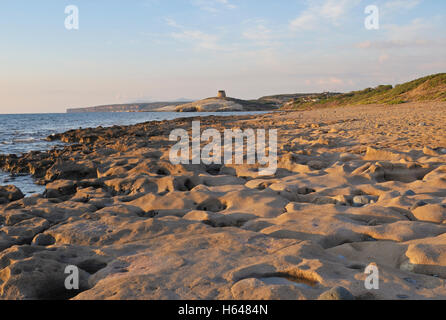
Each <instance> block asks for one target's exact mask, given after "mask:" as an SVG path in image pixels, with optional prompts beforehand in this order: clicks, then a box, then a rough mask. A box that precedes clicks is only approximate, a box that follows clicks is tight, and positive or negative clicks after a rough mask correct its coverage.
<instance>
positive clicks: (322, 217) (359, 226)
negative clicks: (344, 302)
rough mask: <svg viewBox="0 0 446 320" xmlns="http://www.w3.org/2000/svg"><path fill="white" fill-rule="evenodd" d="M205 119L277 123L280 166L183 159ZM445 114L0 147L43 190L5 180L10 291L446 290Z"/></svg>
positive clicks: (347, 112)
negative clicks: (369, 282) (30, 191)
mask: <svg viewBox="0 0 446 320" xmlns="http://www.w3.org/2000/svg"><path fill="white" fill-rule="evenodd" d="M197 120H200V122H201V126H202V128H203V129H206V128H213V129H216V130H219V131H222V130H224V129H225V128H234V127H236V128H240V129H242V130H243V129H247V128H253V129H259V128H274V129H278V132H279V141H278V145H279V150H278V157H279V162H278V170H277V172H276V174H275V175H274V176H267V177H259V176H258V175H257V170H258V166H256V165H241V166H240V165H239V166H238V165H215V164H214V165H204V164H200V165H193V164H190V165H182V164H179V165H173V164H172V163H171V162H170V161H169V150H170V148H171V147H172V145H173V142H171V141H169V134H170V133H171V132H172V130H174V129H178V128H182V129H186V130H190V128H191V123H192V121H197ZM445 123H446V103H442V102H434V103H410V104H404V105H396V106H381V105H370V106H355V107H342V108H336V109H323V110H310V111H304V112H276V113H273V114H263V115H252V116H233V117H205V118H187V119H177V120H172V121H161V122H149V123H143V124H138V125H134V126H115V127H112V128H102V127H99V128H91V129H79V130H71V131H68V132H65V133H62V134H57V135H54V136H51V137H48V139H49V140H60V141H62V142H66V143H68V145H67V146H65V147H63V148H58V149H53V150H50V151H47V152H30V153H27V154H24V155H22V156H16V155H1V156H0V169H1V170H4V171H7V172H10V173H13V174H30V175H32V176H33V177H34V178H36V180H37V181H38V183H39V184H41V185H44V186H45V188H46V190H45V192H44V193H43V194H41V195H34V196H31V197H24V196H23V194H22V193H21V192H20V190H18V189H17V188H15V187H13V186H3V187H0V299H80V300H82V299H99V300H102V299H318V298H321V299H350V298H351V299H400V300H401V299H403V300H404V299H445V298H446V282H445V279H446V129H445V127H444V124H445ZM371 264H373V265H376V266H377V267H378V268H379V271H380V274H379V277H380V278H379V279H380V280H379V284H380V288H379V289H378V290H369V289H367V288H365V287H364V281H365V279H366V278H367V275H366V274H365V269H366V268H367V266H369V265H371ZM67 265H75V266H77V267H78V268H79V270H80V288H79V290H71V291H69V290H66V288H65V287H64V280H65V278H66V274H65V273H64V270H65V268H66V266H67Z"/></svg>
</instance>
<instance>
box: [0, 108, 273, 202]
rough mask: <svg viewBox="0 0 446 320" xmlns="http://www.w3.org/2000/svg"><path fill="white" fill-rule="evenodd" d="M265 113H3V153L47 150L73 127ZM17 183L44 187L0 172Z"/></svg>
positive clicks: (27, 189)
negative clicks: (52, 139) (52, 137)
mask: <svg viewBox="0 0 446 320" xmlns="http://www.w3.org/2000/svg"><path fill="white" fill-rule="evenodd" d="M256 113H257V114H261V113H264V112H236V113H234V112H223V113H196V112H195V113H175V112H142V113H121V112H116V113H115V112H113V113H112V112H110V113H64V114H62V113H60V114H20V115H16V114H5V115H2V114H0V154H17V155H19V154H22V153H26V152H29V151H44V150H48V149H51V148H53V147H55V146H62V145H63V143H61V142H57V141H56V142H48V141H45V138H46V137H48V136H49V135H51V134H54V133H62V132H65V131H68V130H71V129H79V128H95V127H98V126H103V127H111V126H114V125H132V124H137V123H142V122H147V121H161V120H172V119H176V118H187V117H196V116H216V115H218V116H231V115H235V114H237V115H244V114H256ZM7 184H14V185H16V186H17V187H19V188H20V189H21V190H22V192H23V193H24V194H26V195H30V194H33V193H41V192H43V190H44V188H43V187H41V186H38V185H36V184H34V181H33V179H32V178H31V177H29V176H11V175H9V174H8V173H5V172H1V171H0V185H7Z"/></svg>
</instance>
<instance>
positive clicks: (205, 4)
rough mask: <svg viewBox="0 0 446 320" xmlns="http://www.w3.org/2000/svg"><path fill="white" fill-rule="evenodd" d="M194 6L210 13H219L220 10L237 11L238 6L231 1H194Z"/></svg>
mask: <svg viewBox="0 0 446 320" xmlns="http://www.w3.org/2000/svg"><path fill="white" fill-rule="evenodd" d="M192 4H193V5H194V6H197V7H199V8H200V9H201V10H204V11H208V12H212V13H215V12H218V11H219V10H220V9H235V8H237V6H236V5H234V4H233V3H231V2H229V0H192Z"/></svg>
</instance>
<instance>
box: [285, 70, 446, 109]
mask: <svg viewBox="0 0 446 320" xmlns="http://www.w3.org/2000/svg"><path fill="white" fill-rule="evenodd" d="M418 101H446V73H439V74H435V75H431V76H427V77H424V78H420V79H417V80H413V81H410V82H407V83H404V84H399V85H396V86H392V85H380V86H378V87H376V88H367V89H364V90H360V91H352V92H349V93H343V94H327V93H322V94H315V95H312V96H311V97H308V96H307V97H302V98H297V99H294V100H291V101H290V102H288V103H286V104H285V105H284V109H309V108H318V107H335V106H344V105H364V104H389V105H395V104H402V103H406V102H418Z"/></svg>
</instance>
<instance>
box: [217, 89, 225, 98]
mask: <svg viewBox="0 0 446 320" xmlns="http://www.w3.org/2000/svg"><path fill="white" fill-rule="evenodd" d="M217 98H226V91H225V90H220V91H218V94H217Z"/></svg>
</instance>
